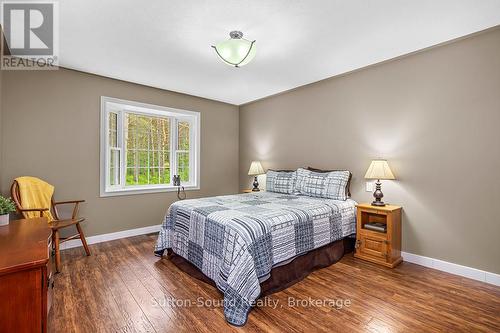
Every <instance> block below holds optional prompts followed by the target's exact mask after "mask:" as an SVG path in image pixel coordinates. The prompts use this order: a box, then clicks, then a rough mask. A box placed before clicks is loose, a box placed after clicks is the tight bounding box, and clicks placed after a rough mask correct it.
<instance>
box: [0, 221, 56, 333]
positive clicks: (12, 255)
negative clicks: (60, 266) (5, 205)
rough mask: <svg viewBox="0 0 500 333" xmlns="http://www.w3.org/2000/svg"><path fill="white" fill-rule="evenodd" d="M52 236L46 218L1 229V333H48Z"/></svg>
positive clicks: (17, 222)
mask: <svg viewBox="0 0 500 333" xmlns="http://www.w3.org/2000/svg"><path fill="white" fill-rule="evenodd" d="M51 236H52V231H51V229H50V228H49V226H48V225H47V220H46V219H45V218H35V219H26V220H16V221H11V222H10V224H9V225H6V226H1V227H0V332H47V314H48V312H49V310H50V305H51V302H52V287H53V283H52V281H53V279H52V269H51V266H52V265H51V260H50V250H51Z"/></svg>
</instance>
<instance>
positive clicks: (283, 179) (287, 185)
mask: <svg viewBox="0 0 500 333" xmlns="http://www.w3.org/2000/svg"><path fill="white" fill-rule="evenodd" d="M296 180H297V173H296V172H295V171H276V170H267V173H266V191H269V192H276V193H283V194H292V193H293V192H294V190H295V181H296Z"/></svg>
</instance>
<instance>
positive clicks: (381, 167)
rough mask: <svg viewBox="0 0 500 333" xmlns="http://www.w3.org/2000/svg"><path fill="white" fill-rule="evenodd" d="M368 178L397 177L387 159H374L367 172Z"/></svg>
mask: <svg viewBox="0 0 500 333" xmlns="http://www.w3.org/2000/svg"><path fill="white" fill-rule="evenodd" d="M365 178H366V179H396V177H394V174H393V173H392V171H391V168H389V164H387V161H386V160H373V161H372V163H371V164H370V167H369V168H368V170H367V171H366V174H365Z"/></svg>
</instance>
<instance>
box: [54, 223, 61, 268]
mask: <svg viewBox="0 0 500 333" xmlns="http://www.w3.org/2000/svg"><path fill="white" fill-rule="evenodd" d="M53 236H54V247H55V252H56V272H57V273H59V272H60V271H61V252H59V242H60V239H59V230H54V234H53Z"/></svg>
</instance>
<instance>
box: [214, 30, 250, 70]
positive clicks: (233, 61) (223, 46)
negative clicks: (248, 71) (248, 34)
mask: <svg viewBox="0 0 500 333" xmlns="http://www.w3.org/2000/svg"><path fill="white" fill-rule="evenodd" d="M229 36H230V37H231V38H230V39H228V40H225V41H223V42H220V43H218V44H216V45H215V46H213V45H212V47H213V48H214V50H215V52H216V53H217V55H218V56H219V57H220V58H221V59H222V61H224V62H225V63H226V64H228V65H230V66H234V67H241V66H245V65H246V64H248V63H249V62H250V61H252V59H253V58H254V57H255V52H256V49H255V40H254V41H250V40H248V39H245V38H243V33H242V32H241V31H231V32H230V33H229Z"/></svg>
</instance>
